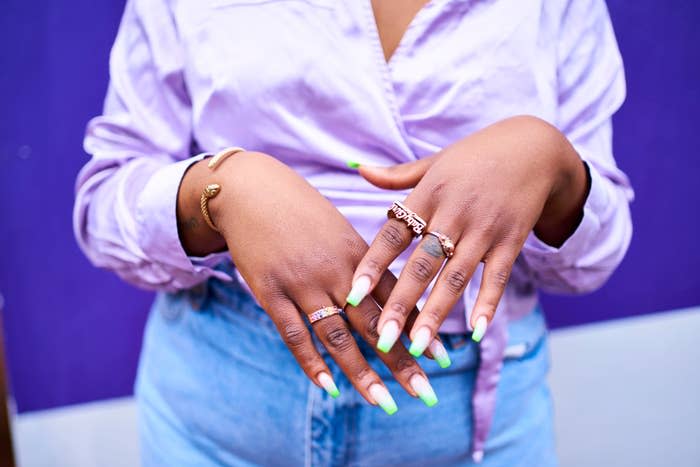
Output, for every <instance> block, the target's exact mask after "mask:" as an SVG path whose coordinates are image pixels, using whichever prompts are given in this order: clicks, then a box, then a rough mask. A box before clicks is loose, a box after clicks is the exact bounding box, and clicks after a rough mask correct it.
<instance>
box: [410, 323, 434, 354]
mask: <svg viewBox="0 0 700 467" xmlns="http://www.w3.org/2000/svg"><path fill="white" fill-rule="evenodd" d="M429 343H430V329H428V328H426V327H425V326H423V327H422V328H420V329H419V330H418V331H416V335H415V337H414V338H413V341H412V342H411V347H409V349H408V351H409V352H410V353H411V355H413V356H414V357H420V356H421V355H423V352H425V349H426V347H428V344H429Z"/></svg>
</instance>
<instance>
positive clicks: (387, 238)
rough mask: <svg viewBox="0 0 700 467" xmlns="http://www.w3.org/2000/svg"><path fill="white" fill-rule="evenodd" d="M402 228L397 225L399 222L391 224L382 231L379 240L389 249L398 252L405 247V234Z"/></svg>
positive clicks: (386, 225)
mask: <svg viewBox="0 0 700 467" xmlns="http://www.w3.org/2000/svg"><path fill="white" fill-rule="evenodd" d="M401 227H402V226H400V225H397V222H389V223H387V224H385V225H384V228H383V229H382V230H381V233H380V234H379V238H381V239H382V242H384V244H385V245H386V246H387V247H388V248H389V249H392V250H396V249H400V248H401V247H402V246H403V242H404V232H402V229H401Z"/></svg>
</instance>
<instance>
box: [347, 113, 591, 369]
mask: <svg viewBox="0 0 700 467" xmlns="http://www.w3.org/2000/svg"><path fill="white" fill-rule="evenodd" d="M360 173H361V174H362V176H363V177H365V178H366V179H367V180H368V181H370V182H371V183H373V184H375V185H377V186H379V187H382V188H389V189H405V188H409V187H413V186H415V189H414V190H413V191H412V192H411V193H410V194H409V195H408V197H407V198H406V200H405V201H404V203H403V204H404V205H405V206H406V207H407V208H408V209H410V210H412V211H413V212H415V213H416V214H417V215H418V216H420V217H422V218H423V219H424V220H425V221H426V222H427V227H426V228H425V231H424V235H423V237H422V239H421V241H420V244H419V247H418V248H416V249H415V251H414V252H413V254H412V255H411V257H410V258H409V260H408V261H407V263H406V266H405V267H404V269H403V270H402V271H401V275H400V277H399V281H398V283H397V284H396V286H395V287H394V289H393V291H392V292H391V295H390V296H389V299H388V300H387V302H386V304H385V306H384V310H383V312H382V315H381V318H380V319H379V323H378V326H379V330H380V332H381V333H380V335H381V337H380V342H382V345H380V350H383V351H387V350H389V349H390V348H391V346H392V344H393V343H394V342H395V341H396V339H397V337H398V335H399V333H400V332H401V330H402V329H404V327H405V326H406V324H407V323H406V318H407V316H408V313H407V310H412V309H413V308H414V306H415V304H416V302H417V301H418V299H419V298H420V297H421V295H423V293H424V291H425V290H426V288H427V287H428V285H429V284H430V282H431V281H432V280H433V278H434V277H435V276H436V275H437V274H438V272H439V271H440V268H441V267H442V266H443V263H444V261H445V258H446V256H445V254H444V251H443V248H442V245H441V242H440V241H439V239H438V237H436V236H433V235H426V234H427V232H430V231H437V232H439V233H441V234H444V235H446V236H447V237H449V239H451V240H452V241H453V242H454V244H455V245H456V248H455V249H454V256H452V257H451V258H450V259H449V260H448V261H447V262H446V264H445V266H444V269H442V272H440V275H439V277H438V279H437V282H436V283H435V286H434V287H433V289H432V291H431V293H430V296H429V298H428V300H427V302H426V304H425V306H424V307H423V310H422V312H421V313H420V314H419V316H418V318H417V319H416V320H415V322H414V324H413V325H412V327H411V328H410V337H411V340H412V343H411V347H410V352H411V354H412V355H414V356H418V355H420V354H421V353H423V351H424V350H425V348H426V346H427V345H428V343H429V342H430V341H431V339H432V338H433V337H434V336H435V335H436V333H437V332H438V329H439V327H440V325H441V324H442V322H443V321H444V319H445V318H446V317H447V315H448V313H449V311H450V310H451V309H452V307H453V305H454V304H455V303H456V302H457V300H459V299H460V297H461V295H462V293H463V292H464V289H465V287H466V285H467V283H468V282H469V280H470V278H471V277H472V275H473V273H474V271H475V269H476V267H477V266H478V264H479V263H480V262H482V261H483V262H484V263H485V267H484V274H483V279H482V282H481V288H480V290H479V294H478V298H477V300H476V304H475V306H474V309H473V311H472V315H471V323H470V324H471V325H472V327H473V329H474V332H473V334H472V338H473V339H474V340H475V341H477V342H478V341H479V340H481V338H482V337H483V335H484V333H485V332H486V328H487V325H488V323H489V322H490V321H491V319H492V317H493V315H494V313H495V311H496V306H497V305H498V302H499V300H500V298H501V296H502V294H503V291H504V289H505V287H506V284H507V283H508V279H509V276H510V272H511V268H512V266H513V263H514V262H515V259H516V258H517V256H518V254H519V253H520V250H521V249H522V246H523V244H524V242H525V240H526V238H527V236H528V234H529V233H530V231H532V230H533V228H534V231H535V234H536V235H537V236H538V237H539V238H540V239H542V240H543V241H545V242H546V243H548V244H550V245H553V246H560V245H561V244H562V243H563V242H564V241H565V240H566V239H567V238H568V237H569V236H570V235H571V233H572V232H573V231H574V230H575V228H576V227H577V225H578V223H579V222H580V219H581V217H582V215H583V211H582V208H583V204H584V202H585V198H586V196H587V192H588V181H587V173H586V169H585V165H584V164H583V162H582V161H581V159H580V157H579V156H578V155H577V153H576V151H575V150H574V148H573V147H572V146H571V145H570V144H569V142H568V141H567V140H566V138H565V137H564V136H563V135H562V134H561V133H560V132H559V131H558V130H557V129H556V128H554V127H552V126H551V125H549V124H547V123H546V122H544V121H542V120H539V119H536V118H534V117H514V118H510V119H507V120H504V121H502V122H499V123H496V124H494V125H492V126H489V127H487V128H485V129H484V130H481V131H479V132H477V133H474V134H473V135H471V136H469V137H468V138H465V139H463V140H460V141H458V142H457V143H455V144H453V145H451V146H449V147H447V148H445V149H444V150H443V151H441V152H440V153H438V154H436V155H435V156H432V157H430V158H426V159H422V160H420V161H417V162H414V163H409V164H403V165H400V166H395V167H391V168H387V169H383V168H376V167H365V166H362V167H360ZM412 239H413V236H412V232H411V231H410V230H409V229H408V228H407V226H406V224H405V223H404V222H403V221H402V220H399V219H395V218H392V219H389V220H388V221H387V222H386V223H385V224H384V226H383V227H382V229H381V230H380V232H379V233H378V235H377V236H376V238H375V239H374V241H373V242H372V245H371V246H370V249H369V251H368V252H367V253H366V254H365V256H364V258H363V259H362V261H361V262H360V265H359V266H358V267H357V270H356V272H355V275H354V278H353V292H351V296H355V295H358V293H357V291H358V289H360V292H362V291H363V290H372V288H373V286H374V284H377V283H378V281H379V279H380V278H381V277H382V274H383V273H384V271H385V270H386V269H387V267H388V266H389V265H390V264H391V262H392V261H393V260H394V259H395V258H396V257H397V256H398V255H399V254H400V253H401V252H402V251H403V250H404V249H406V248H407V247H408V246H409V244H410V243H411V241H412ZM367 278H369V281H368V280H367ZM367 282H369V284H370V286H369V288H368V287H363V284H366V283H367ZM361 295H362V294H361V293H360V294H359V297H358V298H361Z"/></svg>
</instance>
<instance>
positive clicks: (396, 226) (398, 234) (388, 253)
mask: <svg viewBox="0 0 700 467" xmlns="http://www.w3.org/2000/svg"><path fill="white" fill-rule="evenodd" d="M407 208H408V209H411V210H412V208H411V207H410V206H407ZM414 212H415V211H414ZM413 236H414V232H413V230H411V229H410V228H409V227H408V225H407V224H406V223H405V222H404V221H402V220H400V219H396V218H391V219H389V220H387V221H386V222H385V223H384V225H383V226H382V228H381V229H380V230H379V232H378V233H377V236H376V237H375V238H374V240H373V241H372V244H371V245H370V247H369V249H368V250H367V252H366V253H365V255H364V256H363V257H362V259H361V260H360V264H358V266H357V268H356V269H355V274H354V276H353V280H352V289H351V290H350V293H349V294H348V297H347V302H348V303H349V304H351V305H352V306H357V305H358V304H359V303H360V302H361V301H362V299H364V298H365V297H366V296H367V294H368V293H369V292H371V291H372V289H373V288H374V286H375V285H376V284H377V282H379V279H380V278H381V277H382V274H383V273H384V271H386V269H387V268H388V267H389V265H390V264H391V263H392V262H393V261H394V260H395V259H396V257H397V256H399V255H400V254H401V252H402V251H403V250H405V249H406V248H407V247H408V245H410V244H411V241H412V240H413Z"/></svg>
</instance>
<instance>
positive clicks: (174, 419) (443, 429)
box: [136, 280, 556, 467]
mask: <svg viewBox="0 0 700 467" xmlns="http://www.w3.org/2000/svg"><path fill="white" fill-rule="evenodd" d="M545 336H546V331H545V324H544V318H543V316H542V313H541V311H540V310H539V309H536V310H535V311H533V312H532V313H530V314H529V315H527V316H526V317H525V318H522V319H520V320H518V321H516V322H513V323H511V325H510V345H512V346H513V347H511V349H514V351H511V352H510V353H511V354H515V356H511V357H510V358H508V359H507V360H506V361H505V364H504V368H503V373H502V377H501V380H500V383H499V389H498V402H497V408H496V412H495V416H494V421H493V425H492V427H491V433H490V435H489V438H488V442H487V444H486V451H485V457H484V460H483V462H482V464H481V465H483V466H486V467H491V466H509V467H512V466H527V467H533V466H536V467H547V466H553V465H556V457H555V453H554V442H553V429H552V428H553V427H552V404H551V400H550V394H549V390H548V388H547V385H546V381H545V376H546V373H547V368H548V356H547V341H546V337H545ZM442 338H443V340H444V342H445V346H446V348H447V350H448V352H449V353H450V357H451V359H452V362H453V363H452V366H450V367H449V368H447V369H441V368H440V367H439V366H438V365H437V364H436V363H435V362H433V361H431V360H427V359H425V358H421V359H420V363H421V365H422V366H423V368H424V369H425V370H426V372H427V373H428V376H429V378H430V381H431V383H432V385H433V387H434V388H435V391H436V393H437V395H438V398H439V403H438V404H437V405H436V406H434V407H432V408H428V407H426V406H425V405H423V403H422V402H420V400H418V399H414V398H412V397H411V396H409V395H408V394H407V393H406V392H405V391H404V390H403V389H402V388H401V387H400V386H399V384H398V383H397V382H396V381H395V380H394V379H393V377H392V376H391V374H390V373H389V371H388V370H387V369H386V368H385V367H384V365H383V364H382V363H381V361H380V360H379V359H378V358H377V357H376V356H375V353H374V351H373V350H372V349H371V348H369V346H367V345H364V344H360V347H361V349H362V351H363V353H364V354H365V356H366V357H367V359H368V361H369V363H370V364H371V365H372V366H373V367H374V368H375V369H376V370H377V372H378V373H379V375H380V376H381V377H382V378H383V379H384V381H385V382H386V384H387V387H388V388H389V390H390V392H391V393H392V395H393V396H394V399H395V400H396V402H397V404H398V407H399V410H398V412H397V413H396V414H394V415H393V416H388V415H387V414H385V413H384V412H383V411H382V410H381V409H379V408H378V407H373V406H371V405H369V404H368V403H367V402H365V401H364V400H363V399H362V398H361V397H360V396H359V395H358V394H357V392H356V391H355V390H354V389H353V388H352V386H351V385H350V383H349V381H348V380H347V379H346V378H345V377H344V375H343V374H342V373H341V372H340V371H339V369H338V367H337V365H335V364H334V362H333V361H332V360H331V359H330V358H329V357H328V354H327V353H326V352H325V351H324V350H323V347H322V346H320V345H318V348H319V349H320V351H321V352H322V355H324V357H325V358H326V360H327V361H328V364H329V367H330V368H331V370H332V371H333V378H334V379H335V381H336V382H337V384H338V387H339V389H340V393H341V394H340V397H338V398H337V399H333V398H331V397H330V396H328V395H327V394H326V393H325V392H324V391H323V390H321V389H319V388H317V387H316V386H315V385H313V384H312V383H310V382H309V380H308V379H307V378H306V376H305V375H304V373H303V372H302V371H301V369H300V368H299V366H298V364H297V363H296V361H295V360H294V358H293V357H292V355H291V353H290V352H289V350H287V348H286V346H285V345H284V343H283V342H282V340H281V338H280V337H279V335H278V333H277V330H276V329H275V327H274V325H273V323H272V322H271V320H270V319H269V318H268V316H267V315H266V314H265V312H264V311H263V310H262V309H261V308H260V307H259V306H257V305H256V303H255V302H254V301H253V300H252V299H251V298H250V296H249V295H248V294H247V293H246V292H245V291H243V290H242V289H241V288H240V286H238V285H236V284H230V283H229V284H225V283H222V282H219V281H217V280H210V281H209V282H208V283H207V284H204V285H202V286H200V287H196V288H194V289H191V290H188V291H183V292H180V293H177V294H160V295H159V296H158V297H157V299H156V301H155V303H154V305H153V309H152V311H151V315H150V318H149V321H148V325H147V328H146V333H145V337H144V347H143V350H142V354H141V361H140V365H139V374H138V378H137V383H136V395H137V400H138V404H139V417H140V420H139V425H140V440H141V450H142V459H143V465H144V466H145V467H150V466H198V467H206V466H253V465H263V466H341V465H342V466H345V465H348V466H363V467H364V466H375V465H377V466H390V465H396V466H426V465H439V466H453V465H454V466H458V465H459V466H461V465H472V461H471V457H470V440H471V424H472V410H471V394H472V389H473V384H474V376H475V368H476V366H477V364H478V352H477V348H476V345H475V344H474V343H473V342H472V341H471V340H470V338H469V335H466V334H464V335H456V334H449V335H442Z"/></svg>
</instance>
